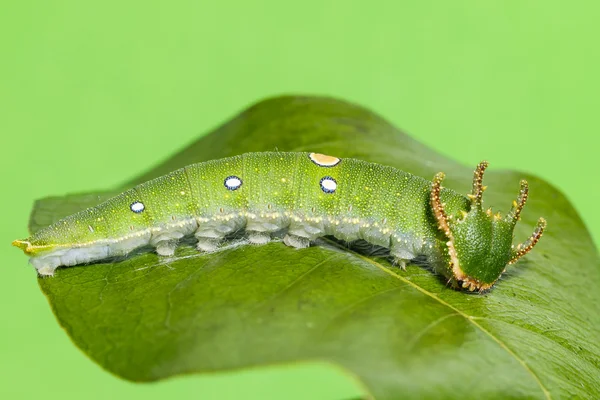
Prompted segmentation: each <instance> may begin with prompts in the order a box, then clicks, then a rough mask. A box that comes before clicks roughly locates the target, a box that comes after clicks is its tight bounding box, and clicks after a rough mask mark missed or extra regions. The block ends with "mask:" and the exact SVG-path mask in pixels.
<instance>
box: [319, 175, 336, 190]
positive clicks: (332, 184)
mask: <svg viewBox="0 0 600 400" xmlns="http://www.w3.org/2000/svg"><path fill="white" fill-rule="evenodd" d="M320 184H321V190H323V191H324V192H325V193H333V192H335V190H336V189H337V182H336V181H335V179H333V178H332V177H330V176H324V177H323V178H321V182H320Z"/></svg>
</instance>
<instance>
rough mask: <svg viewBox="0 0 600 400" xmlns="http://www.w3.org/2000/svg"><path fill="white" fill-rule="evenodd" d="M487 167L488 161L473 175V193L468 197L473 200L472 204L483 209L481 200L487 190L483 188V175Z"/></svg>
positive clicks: (478, 167)
mask: <svg viewBox="0 0 600 400" xmlns="http://www.w3.org/2000/svg"><path fill="white" fill-rule="evenodd" d="M487 167H488V163H487V161H482V162H480V163H479V165H477V168H475V172H474V173H473V191H472V192H471V194H469V195H468V196H469V198H470V199H471V204H472V205H473V206H475V207H481V198H482V197H483V191H484V190H485V189H484V187H483V173H484V172H485V169H486V168H487Z"/></svg>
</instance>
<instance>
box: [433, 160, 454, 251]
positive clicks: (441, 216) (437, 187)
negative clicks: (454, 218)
mask: <svg viewBox="0 0 600 400" xmlns="http://www.w3.org/2000/svg"><path fill="white" fill-rule="evenodd" d="M444 177H445V175H444V173H443V172H438V173H437V174H436V175H435V177H434V178H433V186H432V187H431V208H432V209H433V213H434V215H435V218H436V219H437V222H438V226H439V228H440V229H441V230H442V231H443V232H444V233H445V234H446V237H448V238H449V239H450V238H451V237H452V233H451V232H450V226H449V225H448V215H446V211H445V210H444V205H443V204H442V200H441V199H440V192H441V190H442V181H443V180H444Z"/></svg>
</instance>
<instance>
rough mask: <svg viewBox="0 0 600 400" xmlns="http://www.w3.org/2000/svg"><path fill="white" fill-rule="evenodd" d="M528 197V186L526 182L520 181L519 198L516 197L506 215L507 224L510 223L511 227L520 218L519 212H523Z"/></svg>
mask: <svg viewBox="0 0 600 400" xmlns="http://www.w3.org/2000/svg"><path fill="white" fill-rule="evenodd" d="M528 195H529V185H528V184H527V181H526V180H525V179H523V180H522V181H521V191H520V192H519V197H517V200H513V203H512V207H511V209H510V212H509V213H508V214H507V215H506V221H507V222H511V223H512V224H513V225H514V224H516V223H517V221H518V220H519V217H520V216H521V211H523V207H525V203H527V196H528Z"/></svg>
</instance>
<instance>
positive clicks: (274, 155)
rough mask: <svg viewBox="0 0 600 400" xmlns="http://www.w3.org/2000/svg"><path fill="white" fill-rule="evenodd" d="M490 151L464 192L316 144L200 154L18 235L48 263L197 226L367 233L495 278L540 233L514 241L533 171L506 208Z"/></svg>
mask: <svg viewBox="0 0 600 400" xmlns="http://www.w3.org/2000/svg"><path fill="white" fill-rule="evenodd" d="M486 167H487V163H486V162H482V163H480V164H479V165H478V166H477V168H476V170H475V174H474V177H473V189H472V192H471V193H470V194H468V195H467V196H463V195H460V194H458V193H456V192H454V191H452V190H450V189H446V188H442V186H441V184H442V180H443V179H444V174H443V173H438V174H437V175H436V176H435V177H434V179H433V182H431V181H427V180H425V179H423V178H420V177H418V176H415V175H411V174H409V173H407V172H403V171H400V170H398V169H396V168H392V167H387V166H383V165H379V164H374V163H369V162H365V161H361V160H356V159H351V158H345V159H340V158H337V157H331V156H326V155H323V154H317V153H283V152H266V153H247V154H243V155H240V156H235V157H231V158H224V159H221V160H214V161H208V162H203V163H198V164H192V165H189V166H187V167H185V168H181V169H179V170H177V171H174V172H172V173H170V174H168V175H165V176H162V177H159V178H156V179H153V180H151V181H148V182H146V183H142V184H140V185H138V186H136V187H134V188H132V189H130V190H127V191H125V192H124V193H122V194H120V195H118V196H116V197H113V198H111V199H109V200H107V201H106V202H104V203H101V204H99V205H97V206H95V207H91V208H88V209H86V210H83V211H80V212H78V213H76V214H73V215H70V216H68V217H66V218H63V219H61V220H59V221H57V222H56V223H54V224H52V225H50V226H48V227H46V228H44V229H41V230H40V231H38V232H36V233H35V234H33V235H32V236H31V237H29V238H27V239H24V240H15V241H14V242H13V245H15V246H17V247H19V248H21V249H22V250H23V251H24V252H25V253H26V254H27V255H29V256H30V257H31V258H30V262H31V264H33V266H34V267H35V269H36V270H37V272H38V273H39V275H41V276H47V275H50V276H51V275H53V274H54V271H55V270H56V268H58V267H59V266H72V265H76V264H84V263H89V262H92V261H97V260H102V259H105V258H107V257H112V256H120V255H126V254H128V253H129V252H131V251H132V250H134V249H136V248H138V247H141V246H145V245H148V244H150V245H152V246H154V247H155V248H156V252H157V253H158V254H159V255H162V256H170V255H173V253H174V251H175V248H176V246H177V243H178V241H179V240H180V239H181V238H182V237H184V236H187V235H192V234H193V235H194V236H195V237H196V239H197V240H198V242H197V248H198V249H199V250H201V251H208V252H210V251H214V250H216V249H217V248H218V246H219V244H220V243H221V242H222V240H223V239H224V238H225V237H226V236H227V235H229V234H231V233H233V232H236V231H238V230H240V229H245V230H246V234H247V237H248V240H249V241H250V242H251V243H254V244H265V243H267V242H269V241H270V240H271V235H272V234H273V233H274V232H278V231H281V230H287V233H286V236H285V238H284V240H283V241H284V243H285V244H286V245H288V246H292V247H296V248H303V247H308V246H309V245H310V242H311V241H313V240H315V239H317V238H318V237H321V236H325V235H332V236H334V237H336V238H338V239H341V240H345V241H353V240H356V239H364V240H365V241H367V242H369V243H371V244H374V245H378V246H383V247H386V248H389V250H390V254H391V256H393V257H394V258H395V260H396V261H397V263H398V264H399V265H400V266H401V267H402V268H404V266H405V265H406V263H407V262H409V261H410V260H413V259H414V258H416V257H418V256H426V257H427V258H428V260H429V262H430V263H431V265H432V266H433V267H434V268H435V270H436V271H437V272H438V273H441V274H443V275H444V276H446V277H447V278H448V279H449V280H450V281H451V282H452V283H454V284H458V285H462V287H464V288H468V289H470V290H476V289H477V290H480V291H481V290H485V289H488V288H490V287H491V286H492V285H493V284H494V282H496V280H497V279H498V278H499V277H500V275H501V274H502V272H503V271H504V270H505V268H506V266H507V264H512V263H514V262H516V261H517V260H518V259H519V258H521V257H522V256H523V255H525V254H526V253H527V252H529V251H530V250H531V249H532V248H533V247H534V246H535V244H536V243H537V242H538V240H539V239H540V237H541V236H542V232H543V231H544V228H545V226H546V221H545V220H544V219H543V218H540V220H539V222H538V225H537V228H536V229H535V231H534V232H533V234H532V235H531V237H530V238H529V239H528V240H526V241H525V242H524V243H522V244H519V245H518V246H516V247H515V246H513V245H512V240H513V229H514V227H515V224H516V223H517V221H518V220H519V215H520V213H521V210H522V209H523V206H524V205H525V202H526V201H527V196H528V186H527V182H526V181H524V180H523V181H521V190H520V193H519V195H518V197H517V199H516V200H515V201H514V202H513V205H512V209H511V211H510V212H509V213H508V214H507V215H506V216H504V217H502V216H501V215H500V214H495V215H494V214H492V212H491V210H487V211H486V210H484V209H483V207H482V195H483V191H484V190H485V187H484V186H483V184H482V180H483V173H484V170H485V169H486Z"/></svg>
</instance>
